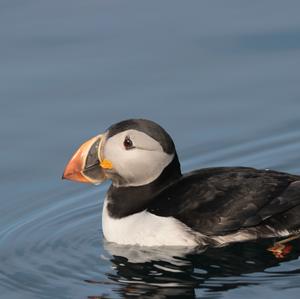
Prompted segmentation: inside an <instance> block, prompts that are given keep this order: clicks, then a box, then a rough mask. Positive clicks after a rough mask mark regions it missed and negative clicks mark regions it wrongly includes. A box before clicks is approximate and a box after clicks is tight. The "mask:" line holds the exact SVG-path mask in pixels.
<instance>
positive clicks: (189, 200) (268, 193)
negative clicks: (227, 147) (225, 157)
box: [72, 120, 300, 246]
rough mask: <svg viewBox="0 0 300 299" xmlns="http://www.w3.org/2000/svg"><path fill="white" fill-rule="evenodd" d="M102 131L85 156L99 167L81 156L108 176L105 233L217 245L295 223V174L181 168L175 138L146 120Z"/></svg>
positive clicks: (280, 232) (299, 182)
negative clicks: (108, 187) (182, 170)
mask: <svg viewBox="0 0 300 299" xmlns="http://www.w3.org/2000/svg"><path fill="white" fill-rule="evenodd" d="M100 139H101V140H100ZM100 139H99V138H98V140H94V139H93V142H92V143H91V145H90V146H88V153H87V154H86V156H87V157H90V160H89V161H92V160H93V159H94V160H97V157H98V164H99V163H100V164H101V165H102V166H101V169H100V170H98V173H97V170H96V169H95V168H93V167H94V165H96V164H93V165H92V164H91V165H88V164H89V163H90V162H89V163H88V159H87V158H86V160H85V162H84V163H85V164H84V165H83V167H82V171H85V172H83V176H84V179H87V180H90V181H93V182H95V183H97V182H99V181H101V180H103V177H104V176H105V177H106V178H109V179H112V182H113V184H112V185H111V187H110V189H109V190H108V193H107V196H106V199H105V203H104V207H103V214H102V225H103V233H104V236H105V238H106V239H107V240H108V241H111V242H116V243H119V244H131V245H135V244H138V245H142V246H199V245H201V246H202V245H213V246H220V245H224V244H228V243H231V242H237V241H245V240H253V239H259V238H269V237H283V236H288V235H290V234H293V233H296V232H298V231H299V229H300V217H299V216H300V176H298V175H292V174H288V173H283V172H277V171H272V170H257V169H254V168H248V167H219V168H206V169H200V170H197V171H193V172H191V173H188V174H185V175H182V174H181V170H180V164H179V160H178V157H177V154H176V151H175V146H174V144H173V141H172V139H171V138H170V136H169V135H168V134H167V133H166V132H165V131H164V130H163V129H162V128H161V127H159V126H158V125H157V124H155V123H153V122H150V121H147V120H128V121H124V122H121V123H118V124H116V125H114V126H112V127H111V128H110V129H109V130H108V131H107V133H106V134H105V135H104V136H102V135H101V138H100ZM97 142H98V143H97ZM96 145H97V148H96V153H97V157H96V158H95V157H94V156H93V155H95V153H94V152H95V150H93V147H95V146H96ZM85 147H86V146H85ZM75 156H76V154H75ZM73 160H74V159H73ZM76 167H77V168H78V161H77V164H76ZM73 168H74V167H73ZM98 168H99V165H98ZM91 169H92V170H93V171H92V172H91ZM87 171H89V172H87ZM99 171H101V173H100V172H99ZM102 172H104V174H103V173H102ZM72 175H73V174H72ZM76 178H77V177H76ZM99 178H101V179H99ZM76 180H79V179H76Z"/></svg>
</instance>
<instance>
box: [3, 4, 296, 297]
mask: <svg viewBox="0 0 300 299" xmlns="http://www.w3.org/2000/svg"><path fill="white" fill-rule="evenodd" d="M299 11H300V3H299V1H274V0H272V1H271V0H262V1H234V0H228V1H174V0H173V1H135V0H134V1H124V0H123V1H117V0H109V1H108V0H85V1H84V0H81V1H80V0H72V1H71V0H59V1H58V0H52V1H43V0H42V1H36V0H27V1H20V0H2V1H1V3H0V140H1V148H0V155H1V157H0V195H1V196H0V206H1V209H0V261H1V267H0V294H1V298H2V297H3V298H17V299H18V298H22V299H24V298H97V297H96V296H99V298H100V296H102V298H104V297H105V298H131V297H137V296H143V297H142V298H150V297H151V298H152V297H153V298H154V297H155V296H156V297H155V298H176V297H177V298H195V297H198V298H200V297H201V298H202V297H206V298H207V297H210V298H241V297H243V298H253V297H254V296H255V297H256V298H267V297H270V296H272V297H273V298H298V296H299V291H300V262H299V255H300V249H299V248H300V243H299V241H294V242H292V246H293V249H292V251H291V252H290V253H289V254H288V255H287V256H286V257H285V258H283V259H278V258H276V257H275V256H273V255H272V254H271V253H270V252H268V251H267V250H266V248H268V246H269V245H270V244H269V243H268V242H259V243H244V244H237V245H233V246H230V247H226V248H221V249H209V250H207V251H205V252H202V253H198V254H190V255H188V256H183V254H182V252H178V251H176V250H175V249H174V252H173V251H167V252H165V251H164V250H162V249H155V248H153V249H151V250H150V249H149V250H145V249H141V248H132V247H128V248H127V247H125V248H119V247H118V246H111V245H109V244H105V242H104V240H103V238H102V232H101V207H102V202H103V198H104V195H105V190H106V189H107V187H108V184H106V185H103V186H100V187H91V186H86V185H77V184H74V183H71V182H65V181H61V174H62V171H63V169H64V166H65V164H66V162H67V161H68V159H69V158H70V155H71V154H72V152H73V151H74V150H75V149H76V148H77V146H78V145H79V144H80V143H82V142H83V141H84V140H86V139H88V138H89V137H91V136H94V135H95V134H98V133H101V132H103V131H104V130H105V129H106V128H107V127H108V126H109V125H111V124H112V123H115V122H117V121H119V120H122V119H126V118H131V117H144V118H149V119H152V120H154V121H156V122H158V123H160V124H161V125H162V126H163V127H165V128H166V129H167V130H168V132H169V133H170V134H171V135H172V136H173V138H174V141H175V143H176V146H177V151H178V153H179V157H180V160H181V163H182V168H183V170H184V171H189V170H192V169H196V168H200V167H207V166H216V165H218V166H224V165H245V166H254V167H258V168H274V169H278V170H282V171H288V172H291V173H298V174H299V173H300V117H299V116H300V81H299V79H300V18H299ZM93 296H94V297H93Z"/></svg>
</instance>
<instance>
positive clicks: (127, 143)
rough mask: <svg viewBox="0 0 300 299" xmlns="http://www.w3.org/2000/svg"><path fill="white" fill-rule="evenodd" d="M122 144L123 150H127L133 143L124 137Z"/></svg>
mask: <svg viewBox="0 0 300 299" xmlns="http://www.w3.org/2000/svg"><path fill="white" fill-rule="evenodd" d="M123 144H124V147H125V149H127V150H128V149H131V148H133V143H132V141H131V139H130V138H129V137H128V136H126V137H125V139H124V142H123Z"/></svg>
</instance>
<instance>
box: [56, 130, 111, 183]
mask: <svg viewBox="0 0 300 299" xmlns="http://www.w3.org/2000/svg"><path fill="white" fill-rule="evenodd" d="M102 137H103V135H98V136H96V137H93V138H91V139H90V140H88V141H86V142H85V143H83V144H82V145H81V146H80V147H79V149H78V150H77V151H76V152H75V153H74V155H73V156H72V158H71V160H70V161H69V162H68V164H67V166H66V168H65V170H64V174H63V176H62V178H63V179H67V180H71V181H76V182H81V183H92V184H100V183H101V182H103V181H104V180H105V179H106V175H105V173H104V168H103V167H101V162H100V160H101V159H100V148H101V141H102Z"/></svg>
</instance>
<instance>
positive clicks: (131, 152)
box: [63, 119, 180, 187]
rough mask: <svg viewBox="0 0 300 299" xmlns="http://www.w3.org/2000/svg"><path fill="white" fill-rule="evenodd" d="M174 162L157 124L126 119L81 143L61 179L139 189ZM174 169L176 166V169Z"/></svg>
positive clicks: (168, 141) (171, 145)
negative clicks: (138, 187)
mask: <svg viewBox="0 0 300 299" xmlns="http://www.w3.org/2000/svg"><path fill="white" fill-rule="evenodd" d="M174 159H176V165H178V169H176V171H177V172H178V173H180V166H179V163H178V160H177V155H176V150H175V146H174V143H173V141H172V139H171V137H170V136H169V134H168V133H167V132H166V131H165V130H164V129H163V128H162V127H160V126H159V125H158V124H156V123H154V122H152V121H149V120H144V119H130V120H125V121H122V122H119V123H117V124H114V125H112V126H111V127H110V128H109V129H108V130H107V131H106V132H105V133H104V134H101V135H97V136H95V137H93V138H91V139H90V140H88V141H86V142H85V143H83V144H82V145H81V146H80V147H79V149H78V150H77V151H76V152H75V153H74V155H73V156H72V158H71V160H70V161H69V162H68V164H67V166H66V168H65V171H64V174H63V178H65V179H69V180H72V181H78V182H85V183H94V184H100V183H101V182H103V181H104V180H106V179H111V180H112V182H113V185H115V186H117V187H119V186H141V185H146V184H149V183H151V182H153V181H154V180H155V179H157V178H158V177H159V176H160V174H161V173H162V172H163V171H164V169H165V168H166V167H167V166H168V165H169V164H170V163H171V162H172V161H173V160H174ZM176 167H177V166H176Z"/></svg>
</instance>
